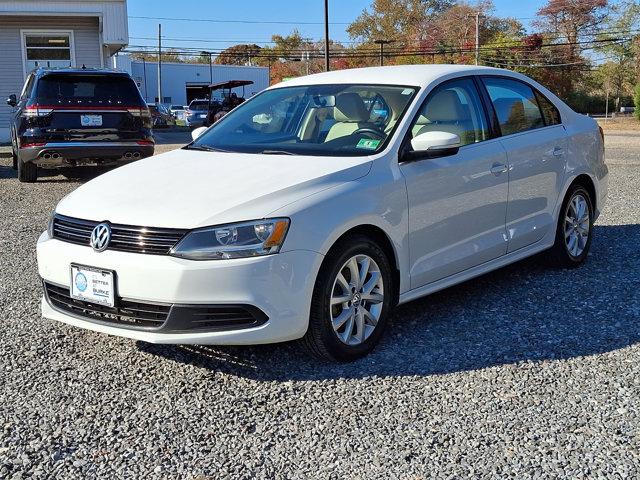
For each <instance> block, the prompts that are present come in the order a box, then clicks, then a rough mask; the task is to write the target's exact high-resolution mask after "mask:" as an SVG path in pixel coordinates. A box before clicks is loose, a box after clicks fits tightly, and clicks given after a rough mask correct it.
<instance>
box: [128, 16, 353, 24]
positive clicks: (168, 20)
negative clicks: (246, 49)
mask: <svg viewBox="0 0 640 480" xmlns="http://www.w3.org/2000/svg"><path fill="white" fill-rule="evenodd" d="M129 18H137V19H141V20H163V21H167V22H170V21H176V22H207V23H242V24H251V25H324V22H303V21H299V20H292V21H285V20H215V19H212V18H174V17H147V16H133V15H130V16H129ZM329 23H330V24H331V25H351V23H352V22H329Z"/></svg>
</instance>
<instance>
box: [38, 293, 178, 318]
mask: <svg viewBox="0 0 640 480" xmlns="http://www.w3.org/2000/svg"><path fill="white" fill-rule="evenodd" d="M44 288H45V291H46V294H47V298H48V299H49V302H50V303H51V305H52V306H53V307H55V308H57V309H58V310H62V311H65V312H68V313H71V314H74V315H78V316H81V317H85V318H89V319H93V320H99V321H102V322H106V323H114V324H119V325H121V326H126V325H129V326H132V327H151V328H159V327H161V326H162V325H163V324H164V323H165V321H166V320H167V317H168V316H169V311H170V310H171V305H170V304H157V303H146V302H144V303H143V302H134V301H130V300H125V299H119V301H118V302H117V307H115V308H112V307H107V306H104V305H98V304H95V303H89V302H84V301H82V300H76V299H75V298H72V297H71V295H70V294H69V288H68V287H60V286H58V285H54V284H52V283H49V282H44Z"/></svg>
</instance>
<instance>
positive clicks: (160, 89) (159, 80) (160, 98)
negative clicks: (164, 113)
mask: <svg viewBox="0 0 640 480" xmlns="http://www.w3.org/2000/svg"><path fill="white" fill-rule="evenodd" d="M160 103H162V24H160V23H159V24H158V104H160Z"/></svg>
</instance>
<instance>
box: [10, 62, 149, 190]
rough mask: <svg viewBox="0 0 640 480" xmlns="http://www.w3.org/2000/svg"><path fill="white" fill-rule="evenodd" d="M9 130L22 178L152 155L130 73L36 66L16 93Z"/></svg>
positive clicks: (146, 112)
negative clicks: (48, 170) (47, 171)
mask: <svg viewBox="0 0 640 480" xmlns="http://www.w3.org/2000/svg"><path fill="white" fill-rule="evenodd" d="M7 104H8V105H9V106H11V107H12V108H13V109H14V113H13V116H12V121H11V126H10V133H11V147H12V153H13V166H14V168H16V169H17V170H18V179H19V180H20V181H21V182H34V181H36V179H37V178H38V170H39V169H56V168H61V167H78V166H87V165H104V166H107V165H116V164H120V163H125V162H129V161H132V160H137V159H140V158H144V157H148V156H150V155H153V151H154V140H153V136H152V131H151V128H152V125H151V116H150V113H149V109H148V108H147V105H146V104H145V102H144V100H143V99H142V97H141V96H140V92H139V91H138V88H137V87H136V84H135V83H134V81H133V80H132V79H131V77H130V76H129V75H128V74H126V73H123V72H120V71H114V70H108V69H92V68H38V69H36V70H34V71H33V72H31V73H30V74H29V75H28V77H27V80H26V82H25V84H24V87H23V89H22V92H21V93H20V95H19V96H17V95H15V94H14V95H10V96H9V98H8V99H7Z"/></svg>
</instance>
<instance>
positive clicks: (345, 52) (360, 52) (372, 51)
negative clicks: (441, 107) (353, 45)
mask: <svg viewBox="0 0 640 480" xmlns="http://www.w3.org/2000/svg"><path fill="white" fill-rule="evenodd" d="M627 41H631V38H606V39H596V40H582V41H578V42H564V43H544V44H541V45H539V46H528V45H504V46H501V45H484V46H482V47H480V49H479V50H480V51H483V52H486V51H489V52H496V51H502V50H509V51H525V52H533V53H535V52H537V51H538V50H539V49H541V48H559V47H565V46H576V45H580V46H582V50H588V49H591V48H598V47H597V46H596V45H598V46H605V45H615V44H619V43H623V42H627ZM589 45H591V46H589ZM135 48H138V49H145V48H153V46H151V45H130V46H129V47H128V48H127V51H131V50H132V49H135ZM165 48H166V49H169V50H172V52H171V53H174V54H183V55H189V54H191V53H193V54H195V55H197V56H199V55H201V53H202V51H203V49H202V48H196V47H178V46H166V47H165ZM307 51H309V48H308V47H302V48H295V49H288V50H280V51H278V52H273V53H272V52H269V51H265V52H263V51H258V52H254V54H253V56H256V57H260V56H262V57H265V58H274V57H276V56H280V57H286V56H288V55H291V56H298V55H299V54H301V53H304V52H307ZM473 51H475V46H473V47H464V48H452V47H448V48H416V47H413V48H406V47H405V48H396V49H389V50H387V52H386V53H387V54H389V55H397V56H399V55H402V56H407V55H432V54H436V55H441V54H456V53H458V54H460V53H470V52H473ZM207 52H208V53H212V54H220V53H223V52H224V53H225V54H227V55H230V56H233V55H234V54H233V53H232V52H228V51H226V49H210V50H207ZM331 54H332V56H342V57H360V56H363V57H365V56H366V57H369V56H379V52H378V49H377V48H364V49H357V50H356V49H335V48H334V49H333V50H331ZM238 55H239V56H243V55H246V53H245V52H240V53H238ZM311 55H312V56H316V55H323V54H322V52H319V51H316V52H314V51H313V50H312V51H311Z"/></svg>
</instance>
